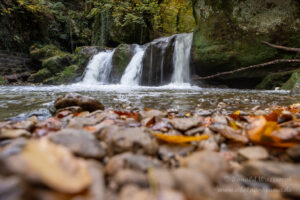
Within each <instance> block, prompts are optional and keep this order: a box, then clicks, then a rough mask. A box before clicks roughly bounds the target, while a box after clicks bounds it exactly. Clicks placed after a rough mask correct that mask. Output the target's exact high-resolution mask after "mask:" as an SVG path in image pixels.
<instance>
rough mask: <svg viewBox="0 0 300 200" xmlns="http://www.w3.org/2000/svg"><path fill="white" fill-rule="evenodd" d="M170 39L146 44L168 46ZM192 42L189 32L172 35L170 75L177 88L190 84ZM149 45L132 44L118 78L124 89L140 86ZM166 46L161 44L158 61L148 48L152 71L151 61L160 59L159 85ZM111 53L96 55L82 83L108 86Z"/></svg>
mask: <svg viewBox="0 0 300 200" xmlns="http://www.w3.org/2000/svg"><path fill="white" fill-rule="evenodd" d="M172 37H174V36H170V37H164V38H158V39H156V40H154V41H153V42H152V43H150V44H152V45H153V44H156V43H158V42H161V41H163V42H165V44H168V43H169V42H170V39H171V38H172ZM192 42H193V33H183V34H177V35H175V44H174V52H173V61H172V62H173V74H172V80H171V84H173V85H180V84H188V83H189V82H190V54H191V47H192ZM148 45H149V44H146V45H144V46H141V45H135V48H134V55H133V57H132V58H131V61H130V62H129V64H128V66H127V67H126V70H125V72H124V73H123V76H122V78H121V79H120V84H121V85H127V86H137V85H139V83H140V79H141V75H142V69H143V59H144V58H145V56H144V54H145V50H146V47H147V46H148ZM166 46H167V45H162V46H161V47H160V48H161V52H162V55H161V58H153V55H152V47H151V58H150V62H151V63H150V67H151V69H152V67H153V66H152V60H153V59H161V61H160V69H161V77H160V79H161V80H160V81H161V83H162V82H163V67H164V66H163V65H164V55H165V53H166ZM114 52H115V50H108V51H104V52H100V53H98V54H96V55H95V56H94V57H93V58H92V60H91V61H90V62H89V64H88V66H87V68H86V71H85V75H84V78H83V80H82V82H81V83H82V84H85V85H91V84H109V77H110V73H111V71H112V57H113V55H114ZM149 76H150V78H151V76H152V71H151V70H150V74H149Z"/></svg>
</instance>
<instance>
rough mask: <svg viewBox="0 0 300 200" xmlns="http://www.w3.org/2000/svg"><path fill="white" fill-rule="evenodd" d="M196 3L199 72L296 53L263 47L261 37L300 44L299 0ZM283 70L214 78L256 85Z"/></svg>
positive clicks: (195, 50) (196, 0)
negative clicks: (269, 75) (275, 72)
mask: <svg viewBox="0 0 300 200" xmlns="http://www.w3.org/2000/svg"><path fill="white" fill-rule="evenodd" d="M193 7H194V16H195V20H196V23H197V29H196V30H195V32H194V42H193V49H192V59H193V64H194V72H195V73H196V74H197V75H199V76H205V75H211V74H215V73H217V72H221V71H230V70H234V69H237V68H240V67H245V66H249V65H254V64H258V63H263V62H266V61H270V60H273V59H277V58H293V57H295V55H294V54H290V53H286V52H282V51H279V50H276V49H273V48H270V47H268V46H266V45H263V44H262V43H261V42H262V41H268V42H271V43H275V44H281V45H285V46H291V47H299V46H300V35H299V31H300V20H299V8H300V6H299V3H298V2H297V1H296V0H288V1H285V0H267V1H259V0H245V1H234V0H226V1H223V0H216V1H215V0H214V1H212V0H193ZM279 69H286V65H276V66H272V67H265V68H257V69H252V70H248V71H244V72H239V73H234V74H231V75H227V76H220V77H217V78H215V79H213V81H214V82H217V84H220V83H222V84H224V83H225V84H227V85H238V86H240V85H244V86H245V87H249V86H255V85H256V84H257V83H259V82H260V81H261V80H262V79H263V78H264V77H265V76H267V75H268V74H269V73H271V72H274V71H276V70H279ZM234 83H235V84H234ZM237 83H238V84H237Z"/></svg>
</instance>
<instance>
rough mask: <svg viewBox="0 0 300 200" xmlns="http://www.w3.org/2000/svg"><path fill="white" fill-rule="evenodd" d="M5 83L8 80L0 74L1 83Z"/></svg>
mask: <svg viewBox="0 0 300 200" xmlns="http://www.w3.org/2000/svg"><path fill="white" fill-rule="evenodd" d="M4 84H6V80H5V79H4V78H3V77H2V76H0V85H4Z"/></svg>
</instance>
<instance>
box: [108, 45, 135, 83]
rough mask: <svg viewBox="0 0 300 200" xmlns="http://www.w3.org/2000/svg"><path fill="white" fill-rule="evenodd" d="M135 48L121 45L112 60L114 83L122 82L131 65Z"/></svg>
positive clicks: (112, 79)
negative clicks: (127, 68) (128, 66)
mask: <svg viewBox="0 0 300 200" xmlns="http://www.w3.org/2000/svg"><path fill="white" fill-rule="evenodd" d="M133 51H134V47H133V46H131V45H128V44H120V45H119V46H118V47H117V48H116V50H115V52H114V55H113V58H112V69H111V76H110V80H111V82H113V83H117V82H118V81H120V79H121V77H122V75H123V73H124V71H125V69H126V67H127V65H128V64H129V62H130V60H131V58H132V56H133V53H134V52H133Z"/></svg>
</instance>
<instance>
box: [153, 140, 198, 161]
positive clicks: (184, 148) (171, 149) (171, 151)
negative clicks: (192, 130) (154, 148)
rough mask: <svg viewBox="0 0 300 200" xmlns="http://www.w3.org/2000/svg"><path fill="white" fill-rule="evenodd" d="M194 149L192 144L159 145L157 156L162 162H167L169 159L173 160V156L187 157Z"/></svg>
mask: <svg viewBox="0 0 300 200" xmlns="http://www.w3.org/2000/svg"><path fill="white" fill-rule="evenodd" d="M195 149H196V146H195V145H192V144H182V145H174V144H161V145H159V149H158V155H159V157H160V158H161V159H162V160H164V161H168V160H169V159H171V158H174V157H175V156H187V155H188V154H189V153H191V152H193V151H194V150H195Z"/></svg>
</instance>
